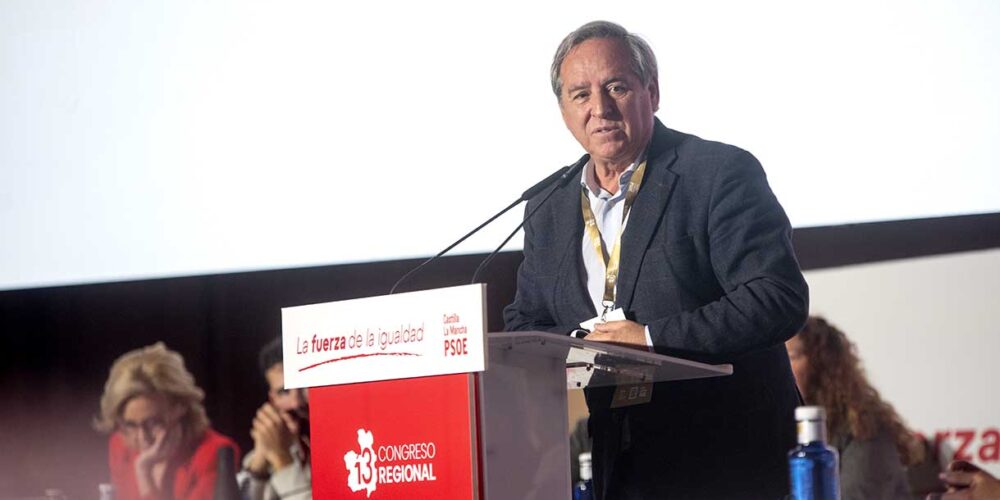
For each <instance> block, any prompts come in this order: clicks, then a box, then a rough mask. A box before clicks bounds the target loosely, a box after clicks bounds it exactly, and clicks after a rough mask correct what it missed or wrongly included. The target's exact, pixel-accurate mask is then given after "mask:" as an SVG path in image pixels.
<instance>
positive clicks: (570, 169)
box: [469, 160, 587, 285]
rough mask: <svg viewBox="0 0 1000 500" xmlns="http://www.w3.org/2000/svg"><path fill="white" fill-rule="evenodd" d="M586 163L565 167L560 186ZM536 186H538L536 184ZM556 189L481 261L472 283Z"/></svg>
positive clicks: (471, 281)
mask: <svg viewBox="0 0 1000 500" xmlns="http://www.w3.org/2000/svg"><path fill="white" fill-rule="evenodd" d="M586 164H587V162H585V161H583V160H581V161H578V162H576V164H575V165H573V166H570V167H563V168H564V169H568V170H566V171H565V172H563V174H562V175H561V176H559V182H558V187H563V186H565V185H566V183H567V182H568V181H569V180H570V179H574V178H576V176H578V175H579V174H580V170H581V169H583V166H584V165H586ZM556 173H559V172H556ZM550 177H551V176H550ZM535 187H538V186H535ZM556 189H558V188H556ZM556 189H553V190H552V191H549V193H548V194H547V195H545V198H542V201H540V202H538V204H537V205H535V208H533V209H531V211H530V212H528V213H527V214H525V216H524V219H521V223H520V224H518V225H517V227H516V228H514V230H513V231H511V233H510V234H508V235H507V238H505V239H504V240H503V242H501V243H500V245H499V246H497V247H496V249H494V250H493V252H491V253H490V254H489V255H487V256H486V258H485V259H483V261H482V262H480V263H479V267H477V268H476V272H475V273H473V274H472V280H470V281H469V284H470V285H471V284H473V283H475V282H476V279H478V278H479V273H481V272H483V270H484V269H486V266H487V265H489V263H490V262H493V259H494V258H495V257H496V256H497V254H499V253H500V250H501V249H502V248H503V247H505V246H506V245H507V243H508V242H510V240H511V239H512V238H514V235H516V234H517V232H518V231H520V230H521V228H522V227H524V223H525V222H528V219H530V218H531V217H532V216H533V215H535V212H537V211H538V209H539V208H541V207H542V205H544V204H545V202H546V201H549V197H550V196H552V194H553V193H555V192H556ZM541 191H542V190H541V189H539V190H538V191H536V192H535V193H534V194H538V193H540V192H541ZM527 193H528V191H525V194H527ZM531 197H532V198H534V195H532V196H531Z"/></svg>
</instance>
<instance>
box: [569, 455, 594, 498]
mask: <svg viewBox="0 0 1000 500" xmlns="http://www.w3.org/2000/svg"><path fill="white" fill-rule="evenodd" d="M593 477H594V470H593V468H592V466H591V462H590V452H586V451H585V452H583V453H581V454H580V480H579V481H578V482H577V483H576V484H575V485H574V486H573V500H594V480H593Z"/></svg>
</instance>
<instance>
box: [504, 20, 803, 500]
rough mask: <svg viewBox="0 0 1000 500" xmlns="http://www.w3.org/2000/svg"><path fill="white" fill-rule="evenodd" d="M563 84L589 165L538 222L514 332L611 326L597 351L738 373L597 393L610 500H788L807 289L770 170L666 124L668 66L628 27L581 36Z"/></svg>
mask: <svg viewBox="0 0 1000 500" xmlns="http://www.w3.org/2000/svg"><path fill="white" fill-rule="evenodd" d="M676 50H682V49H681V48H677V49H676ZM736 82H737V80H735V79H734V84H737V83H736ZM552 88H553V90H554V91H555V94H556V96H557V97H558V100H559V108H560V110H561V112H562V116H563V119H564V121H565V122H566V126H567V128H569V130H570V132H571V133H572V134H573V136H574V137H575V138H576V139H577V141H579V142H580V145H581V146H583V149H584V150H586V152H587V153H588V154H587V155H585V156H584V157H583V158H581V159H580V160H579V161H580V162H582V163H585V167H584V168H583V170H582V176H581V178H580V180H579V182H570V183H567V184H564V185H561V186H559V187H558V188H557V190H556V191H555V193H554V194H553V195H552V196H551V198H549V199H548V201H545V202H544V203H543V204H542V205H541V206H540V208H539V210H538V212H537V213H535V214H534V215H533V216H532V217H531V218H530V219H528V220H527V223H526V224H525V241H524V262H523V263H522V264H521V267H520V269H519V270H518V288H517V295H516V297H515V299H514V302H513V303H512V304H510V305H509V306H507V308H506V309H505V310H504V320H505V323H506V329H507V330H512V331H513V330H518V331H530V330H542V331H550V332H559V333H570V332H572V331H574V330H576V329H579V328H580V323H581V322H584V321H586V320H590V319H592V318H595V317H596V318H597V319H598V323H597V325H596V326H594V327H593V328H592V331H591V332H590V333H589V335H588V336H587V340H594V341H599V342H610V343H616V344H623V345H628V346H633V347H636V348H640V349H653V350H655V351H656V352H658V353H661V354H667V355H672V356H677V357H682V358H687V359H692V360H696V361H703V362H709V363H732V364H733V375H732V376H729V377H719V378H710V379H702V380H691V381H679V382H669V383H660V384H654V385H653V386H651V387H648V388H647V389H649V392H647V397H646V398H644V399H643V398H640V399H638V400H635V399H631V400H625V398H621V397H620V396H619V397H616V394H615V393H616V390H615V389H614V388H606V389H588V390H587V394H586V395H587V404H588V406H589V408H590V412H591V418H590V434H591V437H592V438H593V441H594V450H593V453H594V479H595V487H596V490H597V493H598V495H599V498H605V499H613V500H620V499H654V498H655V499H659V498H699V499H700V498H741V499H742V498H781V497H782V496H783V495H784V494H785V493H786V492H787V484H788V476H787V466H786V454H787V452H788V450H789V449H791V448H792V447H793V446H794V444H795V429H794V422H795V420H794V417H793V413H794V408H795V406H796V405H797V404H798V394H797V392H796V389H795V381H794V379H793V378H792V373H791V370H790V368H789V363H788V357H787V354H786V351H785V347H784V345H783V342H784V341H785V339H787V338H789V337H791V336H792V335H793V334H794V333H795V332H796V331H797V330H798V329H799V327H800V326H801V325H802V324H803V323H804V322H805V318H806V314H807V310H808V289H807V287H806V283H805V281H804V280H803V278H802V274H801V272H800V271H799V267H798V263H797V261H796V259H795V255H794V252H793V250H792V244H791V227H790V225H789V222H788V218H787V217H786V216H785V213H784V211H783V210H782V208H781V205H779V204H778V201H777V199H775V197H774V195H773V194H772V192H771V189H770V187H769V186H768V184H767V180H766V178H765V175H764V171H763V170H762V168H761V166H760V164H759V163H758V162H757V160H756V159H755V158H754V157H753V156H752V155H751V154H750V153H748V152H746V151H743V150H741V149H739V148H736V147H734V146H729V145H725V144H721V143H717V142H710V141H706V140H702V139H700V138H698V137H695V136H692V135H688V134H685V133H682V132H678V131H675V130H671V129H668V128H667V127H665V126H664V125H663V124H662V123H661V122H660V121H659V120H658V119H656V118H655V117H654V116H653V113H654V112H655V111H656V110H657V108H658V104H659V98H660V94H659V84H658V77H657V66H656V59H655V56H654V55H653V53H652V50H651V49H650V48H649V46H648V45H647V44H646V42H644V41H643V40H642V39H641V38H639V37H638V36H636V35H633V34H630V33H628V32H627V31H626V30H625V29H624V28H622V27H621V26H618V25H616V24H613V23H608V22H593V23H589V24H586V25H584V26H582V27H580V28H579V29H577V30H576V31H574V32H573V33H570V34H569V35H568V36H567V37H566V39H564V40H563V42H562V44H561V45H560V46H559V49H558V51H557V52H556V56H555V59H554V61H553V63H552ZM542 198H543V196H536V197H535V199H533V200H531V201H530V202H529V203H528V208H527V211H528V212H530V211H531V210H533V209H534V208H535V207H536V206H538V204H539V203H540V202H541V200H542ZM615 318H625V319H615Z"/></svg>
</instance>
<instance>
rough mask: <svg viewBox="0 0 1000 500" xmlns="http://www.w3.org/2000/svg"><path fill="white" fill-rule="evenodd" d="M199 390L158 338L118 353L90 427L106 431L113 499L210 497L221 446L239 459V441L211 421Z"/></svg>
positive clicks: (205, 499)
mask: <svg viewBox="0 0 1000 500" xmlns="http://www.w3.org/2000/svg"><path fill="white" fill-rule="evenodd" d="M204 397H205V395H204V393H203V392H202V390H201V389H200V388H198V386H197V385H195V381H194V377H193V376H192V375H191V373H189V372H188V371H187V369H186V368H185V367H184V358H182V357H181V355H180V354H178V353H176V352H174V351H171V350H169V349H167V348H166V346H164V345H163V343H162V342H157V343H156V344H153V345H151V346H147V347H143V348H140V349H136V350H134V351H130V352H128V353H125V354H124V355H122V356H121V357H119V358H118V359H117V360H115V362H114V364H113V365H112V366H111V373H110V375H109V376H108V381H107V383H106V384H105V385H104V394H103V395H102V396H101V413H100V415H99V416H97V418H96V419H95V421H94V426H95V427H96V428H97V429H98V430H100V431H103V432H109V433H111V437H110V439H109V442H108V465H109V466H110V468H111V482H112V484H113V485H114V487H115V495H116V498H118V499H123V500H133V499H181V498H183V499H185V500H212V497H213V490H214V488H215V481H216V474H217V473H216V471H217V456H218V455H219V453H218V452H219V450H220V449H222V448H226V447H229V448H231V449H232V450H233V454H234V455H236V458H234V460H235V462H234V464H233V466H235V465H236V463H238V460H239V458H238V449H237V447H236V443H234V442H233V440H231V439H229V438H228V437H226V436H223V435H222V434H219V433H218V432H215V431H214V430H212V429H211V428H210V427H209V421H208V417H207V416H206V415H205V408H204V407H203V406H202V400H203V399H204ZM230 470H232V469H230Z"/></svg>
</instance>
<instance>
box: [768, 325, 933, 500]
mask: <svg viewBox="0 0 1000 500" xmlns="http://www.w3.org/2000/svg"><path fill="white" fill-rule="evenodd" d="M785 347H786V348H787V349H788V358H789V360H790V361H791V363H792V372H793V374H794V375H795V382H796V384H797V385H798V387H799V392H801V394H802V398H803V399H804V400H805V403H806V404H808V405H815V406H822V407H824V408H825V409H826V414H827V430H828V433H829V435H830V437H831V439H830V444H831V445H832V446H834V447H836V448H837V451H838V452H840V488H841V498H842V499H843V500H853V499H858V500H877V499H882V498H885V499H901V498H911V492H910V490H909V486H908V484H907V477H906V469H905V467H904V466H905V465H906V464H911V463H916V462H920V461H921V460H923V459H924V448H923V447H922V446H921V444H922V443H921V442H920V440H918V439H917V438H916V436H914V435H913V434H912V433H911V432H910V431H909V430H908V429H907V428H906V425H904V424H903V421H902V419H901V418H900V416H899V415H898V414H897V413H896V410H895V409H893V407H892V405H890V404H889V403H888V402H886V401H884V400H883V399H882V398H881V396H879V393H878V391H877V390H876V389H875V388H874V387H872V385H871V383H869V382H868V379H867V377H865V373H864V370H863V369H862V367H861V361H860V360H859V359H858V355H857V352H856V351H857V349H856V348H855V346H854V344H853V343H852V342H851V341H850V340H848V339H847V336H846V335H844V333H843V332H841V331H840V330H838V329H837V328H836V327H834V326H833V325H831V324H829V323H828V322H827V321H826V320H825V319H823V318H820V317H816V316H810V317H809V319H808V320H807V321H806V324H805V326H804V327H803V328H802V330H801V331H800V332H799V333H798V334H796V335H795V336H794V337H792V338H791V339H789V340H788V341H787V342H786V343H785Z"/></svg>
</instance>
